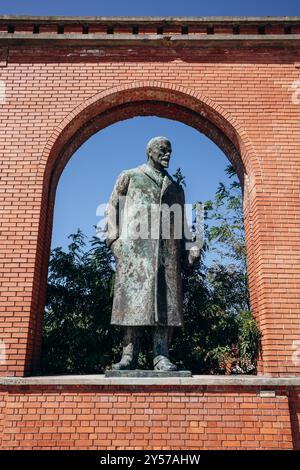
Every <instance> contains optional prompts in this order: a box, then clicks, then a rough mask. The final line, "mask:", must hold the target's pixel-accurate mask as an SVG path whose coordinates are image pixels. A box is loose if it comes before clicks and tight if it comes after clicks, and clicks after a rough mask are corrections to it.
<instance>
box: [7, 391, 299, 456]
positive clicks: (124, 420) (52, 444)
mask: <svg viewBox="0 0 300 470" xmlns="http://www.w3.org/2000/svg"><path fill="white" fill-rule="evenodd" d="M259 391H260V388H259V387H238V386H225V387H213V386H207V387H199V386H194V387H193V386H187V387H178V386H177V387H176V386H167V385H162V386H130V387H124V386H121V387H115V386H109V387H105V386H103V387H101V386H97V387H91V386H84V385H81V386H76V387H74V386H73V387H72V386H67V385H64V386H63V387H62V386H45V385H42V386H37V385H35V386H9V387H5V388H2V390H1V389H0V393H1V395H2V399H1V402H2V403H3V405H2V406H3V408H4V409H3V411H2V414H3V418H2V421H0V426H1V425H2V427H3V434H2V443H1V441H0V444H1V449H3V450H8V449H10V450H11V449H44V450H45V449H65V450H67V449H102V450H104V449H106V450H110V449H124V448H126V449H127V450H129V449H143V450H147V449H156V450H158V449H159V450H161V449H166V450H170V449H198V450H201V449H292V448H293V446H295V448H299V447H296V445H297V446H299V428H298V429H297V427H296V422H295V425H294V428H291V426H290V411H289V392H288V390H287V389H285V388H279V389H278V390H277V392H276V397H269V398H263V397H261V396H260V395H259ZM299 392H300V389H295V392H294V393H296V394H297V393H298V394H299Z"/></svg>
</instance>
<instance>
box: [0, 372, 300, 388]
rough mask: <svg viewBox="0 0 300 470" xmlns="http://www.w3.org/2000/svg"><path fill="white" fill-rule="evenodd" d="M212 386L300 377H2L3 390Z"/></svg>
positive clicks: (294, 381) (283, 383)
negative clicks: (29, 387)
mask: <svg viewBox="0 0 300 470" xmlns="http://www.w3.org/2000/svg"><path fill="white" fill-rule="evenodd" d="M32 385H33V386H49V385H50V386H64V385H74V386H80V385H85V386H107V385H108V386H112V385H113V386H139V385H141V386H145V385H148V386H151V385H158V386H160V385H162V386H163V385H166V386H169V385H171V386H172V385H175V386H213V387H231V386H238V387H249V386H250V387H273V388H274V387H299V386H300V377H268V376H262V375H261V376H253V375H252V376H251V375H248V376H233V375H229V376H226V375H194V376H192V377H164V378H157V377H152V378H144V377H143V378H137V377H134V378H132V377H126V378H125V377H122V378H120V377H113V378H107V377H105V376H104V375H100V374H99V375H58V376H40V377H0V386H32Z"/></svg>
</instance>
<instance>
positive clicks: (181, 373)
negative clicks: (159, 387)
mask: <svg viewBox="0 0 300 470" xmlns="http://www.w3.org/2000/svg"><path fill="white" fill-rule="evenodd" d="M105 377H192V373H191V372H190V371H189V370H170V371H167V370H143V369H135V370H106V371H105Z"/></svg>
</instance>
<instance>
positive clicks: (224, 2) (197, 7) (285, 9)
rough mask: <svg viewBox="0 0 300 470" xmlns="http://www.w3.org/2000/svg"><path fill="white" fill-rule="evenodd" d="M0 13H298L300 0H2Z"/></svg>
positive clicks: (0, 1) (169, 14) (116, 14)
mask: <svg viewBox="0 0 300 470" xmlns="http://www.w3.org/2000/svg"><path fill="white" fill-rule="evenodd" d="M0 13H2V14H27V15H82V16H89V15H97V16H113V15H114V16H160V15H161V16H214V15H215V16H263V15H268V16H277V15H280V16H286V15H299V14H300V3H299V0H286V1H282V0H264V1H262V0H251V1H250V0H246V1H242V0H209V1H207V0H184V1H183V0H168V1H166V0H165V1H164V0H151V1H142V0H109V1H108V0H84V1H82V0H45V1H44V2H42V1H41V0H39V1H37V0H26V1H25V0H0Z"/></svg>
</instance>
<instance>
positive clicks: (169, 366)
mask: <svg viewBox="0 0 300 470" xmlns="http://www.w3.org/2000/svg"><path fill="white" fill-rule="evenodd" d="M153 365H154V370H161V371H167V372H168V371H172V370H177V366H176V365H175V364H173V363H172V362H171V361H170V359H169V358H167V357H166V356H156V357H155V358H154V360H153Z"/></svg>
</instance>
